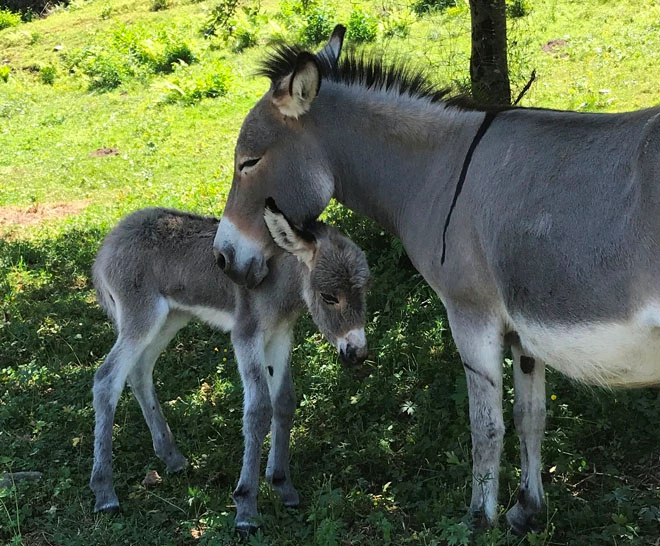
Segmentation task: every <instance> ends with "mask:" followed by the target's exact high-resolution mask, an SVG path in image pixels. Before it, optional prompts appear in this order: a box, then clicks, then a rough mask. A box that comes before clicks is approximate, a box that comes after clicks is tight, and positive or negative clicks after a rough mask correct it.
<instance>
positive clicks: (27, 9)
mask: <svg viewBox="0 0 660 546" xmlns="http://www.w3.org/2000/svg"><path fill="white" fill-rule="evenodd" d="M58 3H59V4H62V5H67V4H68V3H69V2H68V0H60V1H59V2H58ZM1 4H2V7H3V8H6V9H8V10H10V11H13V12H15V13H22V14H23V20H24V21H30V20H31V17H33V16H34V14H35V13H37V14H39V13H43V12H45V11H46V9H47V8H48V7H49V6H52V5H53V2H52V0H2V2H1Z"/></svg>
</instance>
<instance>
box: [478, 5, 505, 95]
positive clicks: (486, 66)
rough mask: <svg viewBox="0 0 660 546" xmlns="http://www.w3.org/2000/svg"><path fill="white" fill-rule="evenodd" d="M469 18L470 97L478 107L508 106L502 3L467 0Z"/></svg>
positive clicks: (503, 9)
mask: <svg viewBox="0 0 660 546" xmlns="http://www.w3.org/2000/svg"><path fill="white" fill-rule="evenodd" d="M470 13H471V15H472V57H471V58H470V79H471V81H472V96H473V97H474V99H475V101H476V102H477V103H479V104H484V105H490V106H502V105H506V104H511V88H510V86H509V68H508V65H507V59H506V6H505V4H504V0H470Z"/></svg>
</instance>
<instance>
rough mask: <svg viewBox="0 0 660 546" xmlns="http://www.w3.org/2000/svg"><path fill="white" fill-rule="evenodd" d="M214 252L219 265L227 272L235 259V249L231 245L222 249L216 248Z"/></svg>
mask: <svg viewBox="0 0 660 546" xmlns="http://www.w3.org/2000/svg"><path fill="white" fill-rule="evenodd" d="M213 254H215V261H216V263H217V264H218V267H219V268H220V269H222V270H223V271H225V272H227V269H229V268H231V264H232V262H233V261H234V249H233V248H232V247H231V246H228V247H226V248H223V249H222V250H220V249H217V248H214V249H213Z"/></svg>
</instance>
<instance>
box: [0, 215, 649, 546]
mask: <svg viewBox="0 0 660 546" xmlns="http://www.w3.org/2000/svg"><path fill="white" fill-rule="evenodd" d="M329 216H330V220H331V221H332V222H334V223H336V224H338V226H339V227H340V228H341V229H343V230H344V231H345V232H346V233H347V234H349V235H350V236H351V237H352V238H353V239H354V240H355V241H356V242H357V243H358V244H359V245H360V246H362V247H363V248H364V249H365V251H366V253H367V257H368V259H369V262H370V264H371V267H372V272H373V276H374V282H373V286H372V289H371V292H370V295H369V317H370V318H369V320H370V322H369V324H368V328H367V332H368V337H369V343H370V347H371V359H370V361H369V362H368V363H367V364H366V366H367V368H366V370H363V371H361V372H360V373H358V374H356V373H355V372H354V371H352V370H347V369H344V368H342V367H341V366H340V365H339V364H338V363H337V359H336V356H335V353H334V349H332V348H331V347H330V346H329V345H328V344H327V343H324V342H321V340H320V336H319V335H318V334H316V333H315V332H314V328H313V325H312V323H311V320H310V319H309V318H304V319H303V320H302V321H301V322H300V324H299V325H298V327H297V330H296V341H297V343H296V348H295V350H294V353H293V371H294V381H295V384H296V391H297V393H298V398H299V409H298V412H297V415H296V418H295V422H294V431H293V443H292V453H291V458H292V474H293V479H294V483H295V484H296V486H297V487H298V488H299V491H300V493H301V497H302V499H303V506H302V507H301V509H300V511H299V512H292V511H287V510H284V509H283V507H282V506H281V504H280V503H279V501H278V500H277V499H276V498H275V496H274V495H273V494H272V493H269V492H268V489H267V488H266V487H264V488H263V489H262V494H261V496H260V501H259V506H260V511H261V513H262V515H263V524H264V530H265V532H266V535H267V536H268V537H271V538H272V540H273V543H274V544H275V543H276V544H314V543H319V544H320V543H323V544H326V543H328V544H329V543H331V542H323V541H322V536H325V535H323V533H329V532H330V531H329V530H328V529H331V530H332V533H334V534H333V535H332V536H333V537H335V538H336V543H338V544H339V543H345V544H351V543H353V544H355V543H362V544H386V543H388V542H387V541H386V540H385V539H384V537H385V536H390V535H391V542H390V543H397V544H408V543H411V544H412V543H416V542H417V541H418V540H421V539H420V537H422V538H423V539H424V540H426V541H427V542H428V543H430V542H431V541H433V540H435V541H436V542H437V543H443V540H444V541H446V540H447V539H446V537H448V536H451V533H455V532H458V531H460V529H461V527H460V526H461V518H462V517H463V515H464V512H465V510H466V506H467V503H468V502H469V494H470V487H469V483H470V466H471V463H470V431H469V422H468V400H467V392H466V386H465V378H464V374H463V371H462V367H461V364H460V359H459V358H458V355H457V354H456V350H455V347H454V345H453V342H452V341H451V336H450V333H449V330H448V325H447V322H446V317H445V314H444V311H443V309H442V306H441V305H440V302H439V301H438V298H437V297H436V296H435V295H434V294H433V292H432V291H431V290H430V288H428V286H427V285H426V284H425V282H424V281H423V279H422V278H421V277H420V276H419V275H418V274H417V273H416V272H415V271H414V270H413V268H412V266H411V265H410V263H409V261H408V259H407V258H406V256H405V254H404V253H403V251H402V249H401V246H400V243H399V242H398V241H396V240H393V239H391V238H389V237H387V236H385V235H384V234H382V232H381V231H380V230H379V228H377V227H376V226H374V225H373V224H371V223H369V222H364V221H362V220H359V219H357V218H356V217H355V216H354V215H352V214H350V213H346V212H345V211H343V210H342V209H331V211H330V215H329ZM102 236H103V233H102V231H101V230H99V229H89V230H67V231H65V232H60V233H53V234H50V235H49V236H47V237H41V238H39V239H35V240H30V241H24V240H23V241H2V240H0V272H1V273H0V274H1V276H0V290H1V297H2V301H3V312H4V322H2V323H1V327H0V362H2V364H1V365H0V392H1V393H2V402H1V403H0V422H1V423H2V426H1V427H0V440H1V441H2V450H1V451H0V471H6V470H7V469H8V468H11V469H12V470H16V471H18V470H39V471H42V472H44V479H43V480H42V481H41V482H39V483H36V484H20V485H19V487H18V489H17V491H16V492H15V493H12V495H14V496H13V497H11V498H9V499H7V498H5V499H0V500H2V501H3V504H4V506H5V507H6V508H7V510H6V511H5V512H4V513H3V511H2V510H0V539H1V540H3V541H9V540H11V539H12V537H15V536H17V534H18V527H17V526H16V524H15V522H16V520H18V521H19V522H20V524H21V527H20V528H21V533H22V534H23V537H24V538H25V539H26V543H28V542H29V543H44V544H49V543H54V544H72V545H77V544H80V545H82V544H117V543H119V542H124V543H131V544H132V543H145V544H148V543H152V544H186V543H190V542H191V541H192V537H191V532H192V533H193V534H194V533H196V532H198V531H199V530H200V529H202V530H203V531H204V533H203V537H204V538H203V539H202V542H203V543H209V544H211V543H213V544H233V543H234V540H235V539H234V538H233V534H232V531H231V517H232V514H233V507H232V500H231V490H232V488H233V486H234V485H235V483H236V481H237V478H238V474H239V471H240V465H241V456H242V449H243V442H242V437H241V432H240V431H241V402H242V389H241V387H240V381H239V378H238V374H237V370H236V367H235V364H234V361H233V356H232V351H231V346H230V343H229V339H228V337H227V336H224V335H222V334H219V333H217V332H214V331H212V330H210V329H208V328H206V327H204V326H200V325H191V326H189V327H188V328H186V329H184V330H183V331H182V332H181V333H180V334H179V335H178V336H177V338H176V339H175V340H174V341H173V342H172V344H171V346H170V347H169V349H168V350H167V351H166V352H165V353H164V354H163V355H162V356H161V359H160V360H159V362H158V365H157V367H156V380H157V389H158V393H159V396H160V398H161V402H163V406H164V411H165V413H166V416H167V418H168V421H169V422H170V425H171V427H172V430H173V432H174V435H175V437H176V438H177V441H178V443H179V446H180V447H181V449H182V451H183V452H184V454H186V455H187V456H188V457H189V459H190V461H191V466H190V468H189V469H188V470H187V471H186V472H184V473H183V474H180V475H163V478H164V479H163V483H162V484H160V485H159V486H158V487H157V488H156V489H154V490H148V489H145V488H144V487H142V486H141V485H140V482H141V480H142V478H143V477H144V475H145V472H146V471H147V470H149V469H155V470H157V471H158V472H160V473H161V474H162V473H163V466H162V464H161V463H160V462H159V461H158V460H157V459H156V458H155V456H154V455H153V451H152V448H151V441H150V438H149V433H148V431H147V428H146V425H145V424H144V422H143V419H142V416H141V413H140V410H139V407H138V405H137V404H136V403H135V402H134V401H133V400H132V397H131V396H123V397H122V399H121V402H120V405H119V407H118V411H117V415H116V419H115V422H116V430H115V446H114V447H115V449H114V454H115V459H114V460H115V479H116V486H117V492H118V494H119V497H120V500H121V502H122V507H123V513H122V515H120V516H118V517H116V518H108V517H103V516H98V515H94V514H93V513H92V494H91V492H90V491H89V489H88V488H87V480H88V478H89V473H90V470H91V465H92V453H93V438H92V430H93V411H92V408H91V390H90V389H91V385H92V378H93V373H94V370H95V368H96V366H97V365H98V364H99V363H100V362H101V360H102V358H103V357H104V355H105V354H106V353H107V351H108V350H109V349H110V347H111V346H112V343H113V342H114V333H113V331H112V328H111V327H110V325H109V324H108V322H107V321H106V319H105V317H104V315H103V313H102V312H101V310H100V309H99V308H98V307H97V305H96V303H95V298H94V294H93V290H92V287H91V284H90V271H91V265H92V261H93V258H94V255H95V252H96V250H97V249H98V246H99V244H100V242H101V239H102ZM216 349H217V350H216ZM225 351H226V352H225ZM223 359H226V361H223ZM505 374H506V379H505V385H506V388H505V393H504V410H505V423H506V425H507V429H508V431H507V437H506V440H505V451H504V456H503V460H502V468H503V473H502V486H501V495H500V501H501V502H502V503H503V504H505V505H506V504H507V503H509V502H512V500H513V499H515V489H516V487H517V482H518V479H519V460H518V446H517V440H516V438H515V432H514V430H513V420H512V416H511V407H512V403H513V394H512V392H511V386H512V381H511V379H510V377H509V367H508V366H505ZM550 395H555V397H556V398H555V399H554V400H552V399H550V398H549V400H548V408H549V418H548V432H547V434H546V440H545V443H544V460H545V470H546V475H547V477H548V480H549V483H547V484H546V489H547V491H548V494H549V502H550V509H549V515H550V519H551V522H550V526H549V527H548V529H549V533H550V536H551V538H552V543H554V544H571V545H572V546H581V545H588V544H611V543H612V538H611V537H613V536H614V537H619V538H617V540H618V541H619V542H621V541H626V540H627V542H628V543H631V544H632V543H639V544H652V543H653V542H650V541H651V540H653V541H654V540H655V539H656V538H657V536H658V534H659V533H660V526H659V523H658V522H659V521H660V512H659V511H658V510H657V506H658V503H659V502H660V486H659V484H660V440H659V439H658V435H657V423H658V421H659V420H660V404H658V401H659V400H658V393H657V391H655V390H652V389H642V390H636V391H615V392H610V391H603V390H598V389H589V388H586V387H582V386H579V385H576V384H574V383H571V382H569V381H567V380H566V379H564V378H562V377H561V376H559V374H556V373H550V374H549V378H548V396H549V397H550ZM264 466H265V465H264ZM551 467H554V469H553V471H552V472H549V470H550V468H551ZM8 501H9V502H8ZM16 506H18V509H16ZM555 511H556V513H555ZM501 528H502V529H503V528H504V525H503V524H502V526H501ZM195 529H197V531H195ZM324 529H325V530H324ZM497 533H499V534H497ZM628 535H630V536H632V538H631V539H626V538H625V537H626V536H628ZM415 536H417V539H415V538H414V537H415ZM38 537H42V538H38ZM43 537H45V538H43ZM442 537H444V538H442ZM576 537H577V538H576ZM40 540H41V542H39V541H40ZM268 540H270V539H264V541H265V542H263V543H264V544H267V543H269V542H268ZM328 540H330V539H328ZM438 541H440V542H438ZM519 541H520V539H519V538H514V537H510V536H509V535H508V534H506V532H502V531H496V532H493V533H492V534H490V535H487V536H486V537H485V538H483V539H482V542H479V543H483V544H486V543H488V544H518V543H519ZM456 543H457V544H460V543H461V542H456ZM539 543H540V542H539ZM260 544H261V543H260Z"/></svg>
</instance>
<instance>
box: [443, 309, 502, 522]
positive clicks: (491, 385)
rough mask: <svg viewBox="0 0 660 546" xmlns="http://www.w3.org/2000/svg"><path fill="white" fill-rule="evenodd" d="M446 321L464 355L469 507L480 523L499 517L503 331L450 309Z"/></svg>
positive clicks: (492, 520) (481, 317)
mask: <svg viewBox="0 0 660 546" xmlns="http://www.w3.org/2000/svg"><path fill="white" fill-rule="evenodd" d="M448 315H449V324H450V326H451V330H452V335H453V338H454V341H455V342H456V346H457V348H458V351H459V353H460V355H461V358H462V359H463V366H464V368H465V375H466V378H467V387H468V396H469V402H470V427H471V432H472V500H471V501H470V512H471V513H472V514H473V516H474V517H475V519H476V523H477V524H479V525H482V524H485V525H487V526H491V525H493V524H494V523H495V520H496V518H497V491H498V483H499V465H500V455H501V453H502V442H503V439H504V418H503V416H502V337H501V330H500V328H499V325H498V324H495V323H492V322H486V320H487V317H483V316H478V315H477V314H474V315H467V314H463V313H460V312H456V311H454V312H451V311H450V310H449V309H448Z"/></svg>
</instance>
